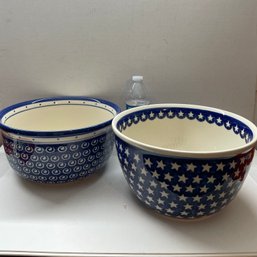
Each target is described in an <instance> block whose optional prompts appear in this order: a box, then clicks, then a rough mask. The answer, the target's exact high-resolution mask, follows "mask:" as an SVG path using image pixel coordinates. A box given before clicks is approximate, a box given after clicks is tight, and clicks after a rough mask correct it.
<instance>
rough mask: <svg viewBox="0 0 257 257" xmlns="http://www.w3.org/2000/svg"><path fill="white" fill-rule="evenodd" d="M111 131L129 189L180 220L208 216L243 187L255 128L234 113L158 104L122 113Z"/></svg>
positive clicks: (148, 202) (249, 162)
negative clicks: (113, 134)
mask: <svg viewBox="0 0 257 257" xmlns="http://www.w3.org/2000/svg"><path fill="white" fill-rule="evenodd" d="M112 127H113V130H114V133H115V138H116V148H117V153H118V158H119V161H120V164H121V167H122V170H123V173H124V175H125V178H126V180H127V182H128V185H129V187H130V188H131V190H132V191H133V192H134V193H135V195H136V196H137V198H139V199H140V200H141V201H142V202H143V203H144V204H146V205H147V206H149V207H150V208H153V209H155V210H157V211H158V212H160V213H162V214H165V215H168V216H172V217H175V218H180V219H187V220H190V219H196V218H202V217H206V216H209V215H211V214H214V213H216V212H218V211H219V210H221V209H222V208H224V207H225V206H226V205H227V204H228V203H230V202H231V200H232V199H234V198H235V196H236V195H237V193H238V191H239V189H240V188H241V186H242V184H243V182H244V180H245V178H246V176H247V173H248V170H249V167H250V164H251V161H252V159H253V155H254V147H255V145H256V139H257V137H256V133H257V131H256V127H255V125H254V124H253V123H251V122H250V121H248V120H246V119H245V118H243V117H241V116H238V115H236V114H233V113H230V112H226V111H223V110H219V109H215V108H209V107H204V106H197V105H186V104H158V105H147V106H143V107H137V108H134V109H131V110H127V111H124V112H122V113H120V114H118V115H117V116H116V117H115V118H114V120H113V122H112Z"/></svg>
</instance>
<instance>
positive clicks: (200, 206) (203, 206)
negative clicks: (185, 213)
mask: <svg viewBox="0 0 257 257" xmlns="http://www.w3.org/2000/svg"><path fill="white" fill-rule="evenodd" d="M205 206H206V205H205V204H202V203H201V204H200V205H199V207H198V209H199V210H203V209H205Z"/></svg>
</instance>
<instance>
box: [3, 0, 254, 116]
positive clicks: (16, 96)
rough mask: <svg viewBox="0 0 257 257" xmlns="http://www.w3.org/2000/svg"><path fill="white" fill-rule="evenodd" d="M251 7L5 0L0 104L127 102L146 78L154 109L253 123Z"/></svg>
mask: <svg viewBox="0 0 257 257" xmlns="http://www.w3.org/2000/svg"><path fill="white" fill-rule="evenodd" d="M256 8H257V1H254V0H253V1H251V0H219V1H217V0H194V1H191V0H188V1H183V0H129V1H128V0H0V106H1V107H3V106H6V105H9V104H12V103H15V102H17V101H22V100H26V99H31V98H37V97H45V96H53V95H89V96H98V97H102V98H107V99H109V100H112V101H115V102H117V103H119V104H122V99H121V95H122V92H123V87H124V83H125V82H126V80H127V79H128V78H129V77H130V76H131V75H132V74H142V75H144V77H145V82H146V84H147V85H148V87H149V89H150V93H151V96H152V97H153V98H154V100H155V102H183V103H197V104H204V105H210V106H215V107H219V108H225V109H228V110H231V111H234V112H236V113H239V114H241V115H244V116H246V117H248V118H250V119H253V117H254V100H255V87H256V68H257V65H256V60H257V58H256V52H257V51H256V50H257V37H256V24H257V18H256V16H257V15H256Z"/></svg>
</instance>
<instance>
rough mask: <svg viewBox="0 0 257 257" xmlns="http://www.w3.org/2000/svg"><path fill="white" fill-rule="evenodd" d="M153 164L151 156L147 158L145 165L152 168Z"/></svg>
mask: <svg viewBox="0 0 257 257" xmlns="http://www.w3.org/2000/svg"><path fill="white" fill-rule="evenodd" d="M152 164H153V163H152V162H151V160H150V158H147V159H145V165H147V166H148V167H150V168H151V166H152Z"/></svg>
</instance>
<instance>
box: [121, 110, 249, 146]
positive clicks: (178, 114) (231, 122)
mask: <svg viewBox="0 0 257 257" xmlns="http://www.w3.org/2000/svg"><path fill="white" fill-rule="evenodd" d="M164 118H168V119H173V118H178V119H189V120H197V121H199V122H208V123H209V124H214V125H216V126H219V127H221V126H224V127H225V128H226V129H227V130H232V131H233V132H234V134H236V135H240V137H241V138H242V139H244V140H245V142H246V143H249V142H251V140H252V139H253V132H252V130H251V129H250V128H249V127H248V126H247V125H245V124H244V123H243V122H241V121H239V120H237V119H235V118H232V117H230V116H228V115H223V114H221V113H218V112H214V111H207V110H201V109H194V108H180V107H169V108H152V109H145V110H140V111H137V112H134V113H130V114H127V115H126V116H124V117H122V118H121V119H120V120H119V121H118V123H117V129H118V130H119V131H120V132H122V131H123V130H125V129H126V128H127V127H130V126H132V125H133V124H137V123H138V122H144V121H146V120H154V119H164Z"/></svg>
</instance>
